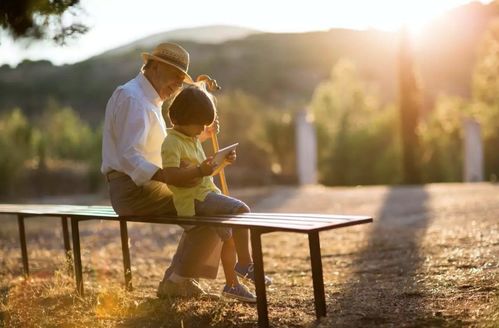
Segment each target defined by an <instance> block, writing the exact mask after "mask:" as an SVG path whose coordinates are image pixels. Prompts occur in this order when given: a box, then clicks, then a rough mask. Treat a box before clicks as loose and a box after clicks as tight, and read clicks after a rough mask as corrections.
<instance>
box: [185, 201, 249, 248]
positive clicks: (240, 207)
mask: <svg viewBox="0 0 499 328" xmlns="http://www.w3.org/2000/svg"><path fill="white" fill-rule="evenodd" d="M194 208H195V211H196V215H220V214H237V213H247V212H249V207H248V205H246V204H245V203H244V202H242V201H240V200H239V199H236V198H233V197H229V196H225V195H222V194H217V193H214V192H210V193H209V194H208V195H206V198H205V199H204V201H202V202H201V201H199V200H194ZM214 229H215V230H216V231H217V234H218V236H219V237H220V239H222V240H223V241H226V240H228V239H230V237H232V229H231V228H224V227H215V228H214Z"/></svg>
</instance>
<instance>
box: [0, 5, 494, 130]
mask: <svg viewBox="0 0 499 328" xmlns="http://www.w3.org/2000/svg"><path fill="white" fill-rule="evenodd" d="M497 15H498V10H497V7H496V5H495V3H491V4H489V5H484V4H481V3H478V2H477V3H471V4H468V5H465V6H462V7H459V8H456V9H455V10H453V11H451V12H449V13H447V14H446V15H444V16H443V17H441V18H440V19H438V20H436V21H435V22H434V23H433V24H432V25H430V26H429V28H428V30H427V31H426V32H425V33H424V34H423V35H422V37H421V38H420V39H419V43H418V45H417V46H418V47H417V48H418V55H417V60H418V63H419V66H420V73H421V80H422V82H423V86H424V88H425V90H426V95H427V97H428V102H429V103H431V102H432V100H433V99H434V98H435V97H436V96H437V95H438V94H439V93H447V94H454V95H460V96H463V97H467V96H468V95H469V93H470V92H469V85H470V77H471V72H472V67H473V63H474V60H475V49H476V48H477V45H478V44H479V41H480V39H481V37H482V35H483V32H484V31H485V29H486V27H487V25H488V24H489V22H490V21H491V20H492V19H493V18H494V17H495V16H497ZM213 28H215V27H211V30H210V28H208V29H207V31H213ZM196 33H199V30H198V32H196ZM167 34H168V33H167ZM167 34H161V35H163V36H165V35H167ZM161 35H157V36H152V37H150V38H147V39H145V40H138V41H135V42H133V43H131V44H130V45H127V46H125V47H121V48H118V49H115V50H113V51H110V52H107V53H104V54H102V55H99V56H96V57H93V58H90V59H88V60H85V61H83V62H79V63H76V64H73V65H64V66H60V67H56V66H52V64H51V63H49V62H47V61H41V62H30V61H26V62H23V63H21V64H20V65H19V66H18V67H17V68H15V69H12V68H10V67H8V66H3V67H0V90H1V94H2V97H0V110H5V109H9V108H12V107H14V106H19V107H21V108H22V109H23V110H24V111H25V112H26V113H27V114H28V115H34V114H35V113H37V112H39V111H40V108H41V107H43V106H44V104H45V103H46V101H47V99H50V98H53V99H57V100H58V101H59V102H60V103H62V104H67V105H71V106H72V107H73V108H75V109H76V110H77V111H79V112H80V113H81V115H82V117H84V118H85V119H87V120H89V121H90V122H92V123H94V124H96V123H98V122H100V120H102V118H103V111H104V108H105V105H106V102H107V100H108V98H109V96H110V95H111V93H112V91H113V90H114V88H115V87H116V86H117V85H119V84H122V83H124V82H126V81H127V80H128V79H130V78H131V77H133V76H134V75H136V74H137V72H138V70H139V68H140V65H141V59H140V56H139V53H140V52H141V51H143V50H150V47H145V46H144V45H146V44H149V43H148V42H153V41H151V40H154V43H157V42H159V41H160V40H161V41H162V40H163V39H162V36H161ZM176 35H177V36H181V35H183V37H186V34H181V33H180V34H176ZM199 35H201V33H200V34H199ZM397 38H398V37H397V34H396V33H389V32H381V31H376V30H368V31H355V30H347V29H332V30H329V31H325V32H309V33H279V34H273V33H259V34H251V35H248V36H246V37H244V38H240V39H235V40H228V41H225V42H222V43H207V42H204V43H199V42H195V41H188V40H185V41H181V40H180V41H179V42H180V43H181V44H182V45H183V46H184V47H185V48H186V49H187V50H188V51H189V52H190V53H191V58H192V63H191V69H190V72H191V75H193V76H197V75H198V74H203V73H207V74H210V75H211V76H213V77H215V78H216V79H217V81H219V83H220V84H221V85H222V86H223V88H224V92H230V91H231V90H235V89H241V90H244V91H245V92H247V93H249V94H251V95H253V96H255V97H258V98H260V99H261V100H263V101H264V102H266V103H269V104H272V105H274V106H276V107H286V108H295V109H296V108H300V107H303V106H305V105H306V104H307V103H308V102H309V100H310V97H311V95H312V93H313V91H314V89H315V87H316V86H317V84H318V83H320V82H321V81H323V80H324V79H326V78H327V77H328V76H329V73H330V71H331V68H332V67H333V65H334V64H335V62H336V61H337V60H338V59H339V58H344V57H346V58H350V59H351V60H352V61H354V62H355V63H356V65H357V66H358V68H359V72H360V74H361V77H362V78H363V79H364V80H366V81H367V82H369V83H372V84H373V85H376V86H377V88H378V89H379V91H380V93H381V96H382V98H383V100H385V101H395V100H396V96H397V74H396V73H397V66H396V64H397V49H398V44H397V41H398V39H397Z"/></svg>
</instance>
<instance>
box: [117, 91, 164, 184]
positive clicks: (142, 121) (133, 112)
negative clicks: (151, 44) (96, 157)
mask: <svg viewBox="0 0 499 328" xmlns="http://www.w3.org/2000/svg"><path fill="white" fill-rule="evenodd" d="M151 121H152V118H151V117H150V116H149V111H148V110H146V109H145V108H144V107H143V106H142V105H141V104H140V102H139V101H138V100H136V99H134V98H132V97H127V98H126V99H124V100H123V102H122V103H121V104H120V110H119V115H117V117H116V124H117V126H119V128H120V130H121V131H122V133H121V135H120V136H118V140H117V145H118V150H119V152H120V153H121V155H122V156H121V164H122V165H123V169H124V171H125V172H124V173H126V174H127V175H128V176H130V178H131V179H132V180H133V182H135V184H136V185H137V186H141V185H143V184H145V183H146V182H148V181H149V180H151V178H152V176H153V175H154V173H156V171H157V170H158V169H160V167H158V166H156V165H154V164H153V163H151V162H149V161H147V160H146V159H145V157H144V154H145V153H146V152H147V138H148V133H149V130H150V128H151Z"/></svg>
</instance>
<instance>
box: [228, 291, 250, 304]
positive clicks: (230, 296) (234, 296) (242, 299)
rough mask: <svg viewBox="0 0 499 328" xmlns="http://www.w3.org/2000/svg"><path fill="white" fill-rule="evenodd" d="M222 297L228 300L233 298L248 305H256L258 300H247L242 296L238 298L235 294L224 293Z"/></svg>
mask: <svg viewBox="0 0 499 328" xmlns="http://www.w3.org/2000/svg"><path fill="white" fill-rule="evenodd" d="M222 296H224V297H227V298H232V299H235V300H238V301H241V302H246V303H256V298H246V297H242V296H237V295H234V294H229V293H225V292H223V293H222Z"/></svg>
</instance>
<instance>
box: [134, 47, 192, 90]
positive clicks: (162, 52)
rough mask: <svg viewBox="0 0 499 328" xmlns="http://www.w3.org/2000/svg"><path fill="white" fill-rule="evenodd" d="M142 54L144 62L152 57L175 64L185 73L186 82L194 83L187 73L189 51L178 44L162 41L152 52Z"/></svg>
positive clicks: (171, 64) (174, 65)
mask: <svg viewBox="0 0 499 328" xmlns="http://www.w3.org/2000/svg"><path fill="white" fill-rule="evenodd" d="M141 55H142V59H143V60H144V63H146V62H147V61H148V60H150V59H152V60H157V61H160V62H162V63H165V64H168V65H170V66H173V67H175V68H176V69H178V70H179V71H181V72H182V73H184V74H185V79H184V82H187V83H190V84H192V83H194V82H193V81H192V78H191V77H190V76H189V74H188V73H187V71H188V69H189V53H188V52H187V51H186V50H185V49H184V48H182V47H181V46H179V45H178V44H175V43H168V42H167V43H161V44H159V45H158V46H157V47H156V48H154V50H153V51H152V53H147V52H143V53H142V54H141Z"/></svg>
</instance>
